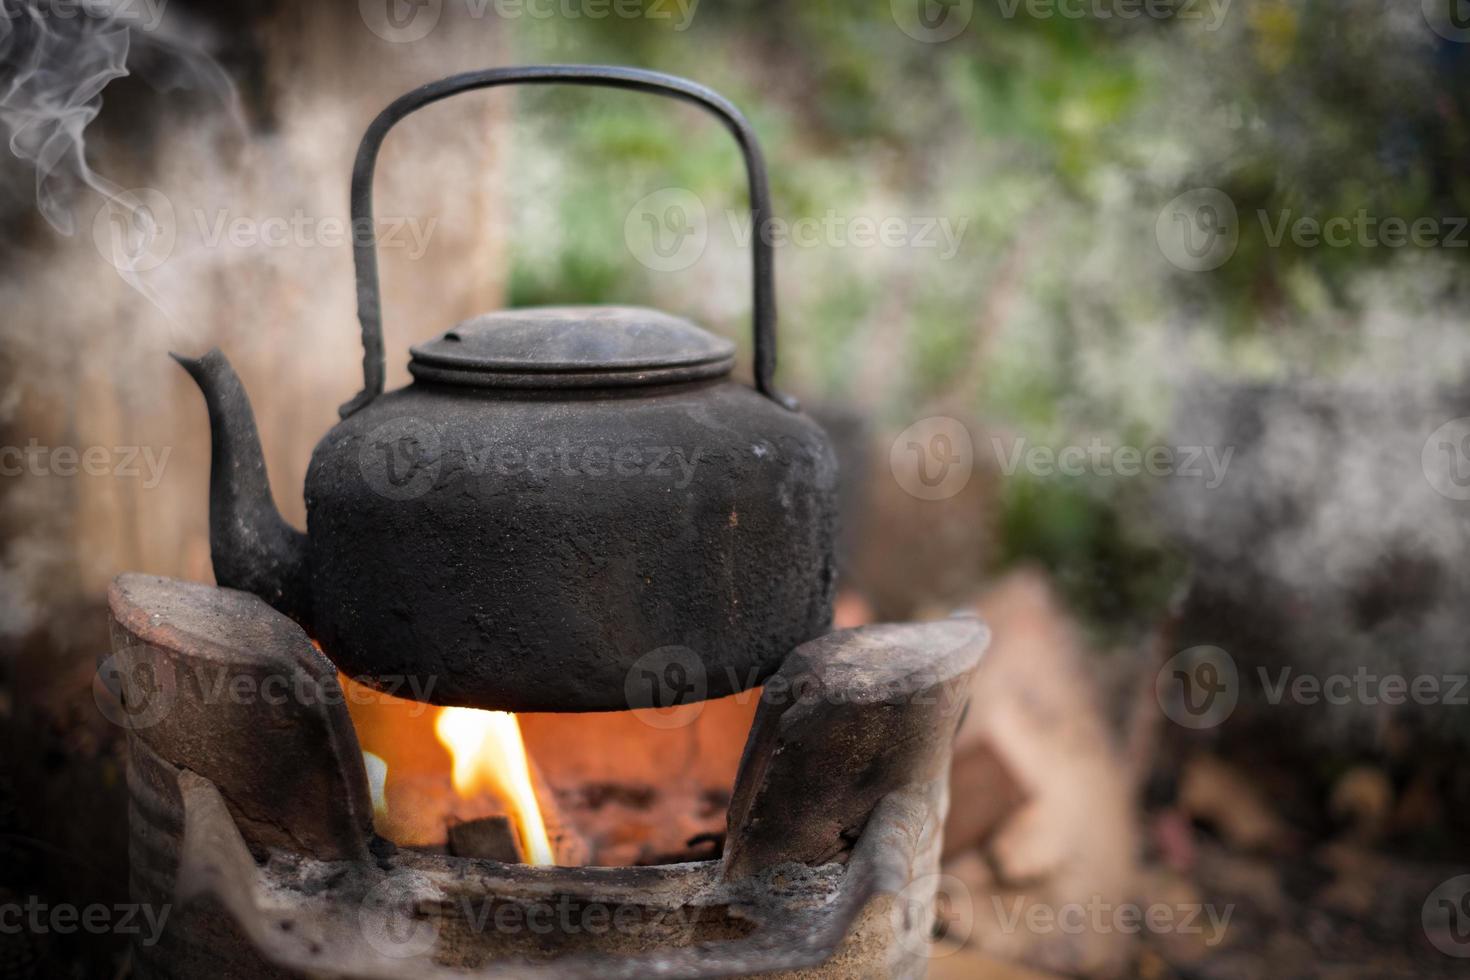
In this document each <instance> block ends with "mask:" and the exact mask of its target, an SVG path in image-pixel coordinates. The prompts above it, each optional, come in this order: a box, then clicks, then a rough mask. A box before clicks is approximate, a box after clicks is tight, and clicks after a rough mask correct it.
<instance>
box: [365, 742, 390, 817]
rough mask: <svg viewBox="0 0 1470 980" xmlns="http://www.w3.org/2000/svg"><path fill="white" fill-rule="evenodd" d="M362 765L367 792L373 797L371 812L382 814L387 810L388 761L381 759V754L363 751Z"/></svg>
mask: <svg viewBox="0 0 1470 980" xmlns="http://www.w3.org/2000/svg"><path fill="white" fill-rule="evenodd" d="M362 766H363V768H364V769H365V770H367V780H368V793H370V794H371V795H372V798H373V813H374V814H376V815H378V816H382V815H383V814H386V813H387V812H388V798H387V796H386V791H387V788H388V763H386V762H384V761H383V758H382V756H378V755H374V754H373V753H371V752H364V753H363V754H362Z"/></svg>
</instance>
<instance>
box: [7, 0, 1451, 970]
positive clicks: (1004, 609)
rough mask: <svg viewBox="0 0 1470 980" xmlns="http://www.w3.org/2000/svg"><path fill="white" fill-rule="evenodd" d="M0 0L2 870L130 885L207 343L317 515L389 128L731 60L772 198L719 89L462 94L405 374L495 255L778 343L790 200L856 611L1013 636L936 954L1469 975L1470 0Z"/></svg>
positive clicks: (400, 365)
mask: <svg viewBox="0 0 1470 980" xmlns="http://www.w3.org/2000/svg"><path fill="white" fill-rule="evenodd" d="M0 3H3V8H4V13H5V17H4V19H3V20H0V72H3V75H0V127H3V129H4V131H5V137H6V140H7V142H8V150H5V151H0V255H3V262H0V310H3V315H0V338H3V341H0V376H3V386H0V444H3V446H4V447H5V449H4V455H3V456H0V471H3V478H0V527H3V529H4V541H3V545H0V643H3V644H4V648H5V656H3V657H0V672H3V678H4V681H5V686H4V691H3V692H0V717H3V718H4V719H5V721H6V727H7V729H8V730H9V732H10V733H11V737H12V749H13V750H12V751H10V752H8V753H6V758H4V759H3V760H0V771H3V772H4V775H5V777H6V778H5V779H4V780H3V786H0V788H3V796H0V832H3V836H0V840H3V841H5V842H7V843H5V845H4V847H5V848H6V849H8V850H9V851H11V852H12V853H10V854H6V855H4V856H3V857H0V864H3V865H7V866H8V867H9V868H10V869H11V870H10V874H11V876H12V878H13V879H14V880H13V881H9V882H7V881H0V885H4V886H5V887H6V888H7V889H8V890H10V891H12V892H15V893H18V894H30V893H32V892H34V891H36V890H37V889H49V890H52V891H54V892H56V893H57V894H79V893H86V894H94V893H95V894H103V895H107V894H114V895H116V894H121V895H125V893H126V884H125V882H126V875H125V872H123V871H122V870H121V869H122V868H123V867H124V866H125V865H124V862H125V851H124V849H123V841H124V828H123V813H124V812H125V809H126V806H125V803H124V802H123V801H124V798H125V793H124V790H123V786H122V778H123V777H122V769H121V756H120V754H119V748H118V747H119V745H120V741H121V739H120V735H121V732H120V730H118V729H116V728H114V727H113V726H111V725H110V724H109V723H108V722H107V721H106V719H105V718H103V717H102V716H101V715H100V714H99V713H98V712H97V710H96V707H95V705H94V704H93V702H92V698H91V695H90V693H89V692H90V687H89V685H90V684H91V676H92V671H93V669H94V667H95V663H96V659H97V657H98V655H99V652H100V651H104V650H105V648H106V642H107V641H106V628H105V627H106V621H105V590H106V587H107V583H108V582H109V581H110V579H111V578H112V577H113V576H114V575H116V574H118V573H119V572H122V571H124V570H139V571H145V572H151V573H156V574H162V575H170V576H175V577H180V578H187V579H194V580H201V581H211V580H212V573H211V570H210V566H209V554H208V541H207V506H206V502H207V473H208V469H209V450H208V443H207V427H206V424H205V417H204V411H203V406H202V404H201V403H200V399H199V397H198V395H197V394H196V392H195V390H194V389H193V387H192V384H191V383H190V382H189V381H188V380H187V378H186V377H185V375H184V374H183V372H181V371H179V370H178V368H177V366H176V365H174V364H173V362H171V361H170V360H169V359H168V358H167V357H166V356H165V355H166V353H167V352H168V351H170V350H181V351H185V352H189V353H199V352H202V351H203V350H206V349H208V348H209V347H210V346H214V345H218V346H220V347H221V348H223V349H225V350H226V351H228V353H229V355H230V357H231V359H232V360H233V362H234V363H235V364H236V366H237V368H238V369H239V371H240V373H241V375H242V377H243V379H244V381H245V384H246V387H247V389H249V390H250V392H251V393H252V395H253V400H254V405H255V410H256V413H257V415H258V417H259V420H260V423H261V427H262V430H263V438H264V442H265V447H266V451H267V458H268V464H269V468H270V471H271V476H272V479H273V485H274V487H275V490H276V495H277V500H278V502H279V505H280V507H281V509H282V512H283V513H284V514H285V515H286V516H287V517H288V518H289V519H291V520H293V521H294V522H295V523H297V524H298V525H300V524H302V523H303V522H304V513H303V507H302V503H301V499H300V492H299V489H298V488H299V487H300V486H301V485H302V481H303V479H304V475H305V469H306V465H307V462H308V460H309V458H310V453H311V449H312V447H313V445H314V444H315V441H316V440H317V439H318V438H319V437H320V436H321V434H323V433H325V432H326V431H327V429H328V428H330V426H331V425H332V423H333V422H334V421H335V418H336V413H335V409H336V406H337V405H338V404H340V403H341V402H343V401H345V400H347V399H348V398H349V397H350V396H351V395H352V394H353V393H354V392H356V390H357V389H358V387H359V376H360V358H361V354H360V348H359V346H358V334H357V325H356V319H355V311H354V305H353V302H354V293H353V278H352V264H351V254H350V247H349V239H348V237H347V229H346V227H345V226H346V224H347V222H348V219H349V214H348V211H347V181H348V175H349V173H350V169H351V163H352V158H353V154H354V152H355V149H356V143H357V140H358V139H359V138H360V136H361V133H362V130H363V128H364V127H365V126H366V124H367V123H368V122H369V121H370V120H371V118H372V117H373V116H374V115H375V114H376V113H377V112H378V110H379V109H381V108H382V107H383V106H384V105H385V104H386V103H387V102H388V101H390V100H391V99H392V98H393V97H395V96H396V95H398V94H400V93H401V92H403V91H406V90H407V89H409V88H411V87H413V86H415V85H417V84H421V83H423V82H426V81H430V80H433V79H435V78H438V77H440V76H443V75H446V74H449V73H451V72H454V71H459V70H467V69H471V68H480V67H487V66H492V65H504V64H518V63H534V62H604V63H619V64H631V65H638V66H644V67H649V68H655V69H658V70H662V71H667V72H671V73H674V74H680V75H685V76H688V77H690V78H693V79H695V80H697V81H700V82H702V83H705V84H707V85H709V86H711V87H713V88H715V89H716V90H718V91H720V92H722V93H723V94H725V95H727V96H728V97H729V98H730V99H731V100H732V101H733V102H735V103H736V104H737V105H739V106H740V107H741V108H742V109H743V110H744V111H745V112H746V114H747V115H748V116H749V117H750V119H751V120H752V122H753V124H754V126H755V129H756V130H757V132H758V133H759V135H760V138H761V140H762V143H763V146H764V149H765V151H766V156H767V161H768V165H769V168H770V173H771V180H772V188H773V195H774V200H775V211H776V216H777V219H778V220H777V221H776V222H773V223H772V225H771V227H769V228H767V229H752V228H751V224H750V221H749V218H748V215H747V213H746V212H745V210H744V209H745V207H746V200H745V197H744V175H743V173H742V171H741V169H740V162H739V157H738V154H737V152H736V150H735V148H734V146H733V144H732V143H731V142H730V140H729V137H728V135H727V134H726V133H725V132H724V131H723V130H722V129H721V128H720V127H719V126H718V125H717V124H715V123H713V122H711V121H710V120H708V119H706V118H705V117H704V116H703V115H702V114H701V113H700V112H698V111H697V110H695V109H693V108H690V107H686V106H682V105H678V104H674V103H669V102H667V101H666V100H655V99H649V98H646V97H643V96H640V95H635V94H631V93H622V92H607V91H598V90H582V89H524V90H519V91H511V92H504V91H503V92H497V93H492V94H481V95H476V96H473V97H466V98H461V99H458V100H452V101H450V102H447V103H443V104H441V105H438V106H435V107H433V108H432V109H430V110H427V111H425V112H423V113H420V114H419V115H417V116H415V117H414V118H413V119H411V120H410V121H408V122H407V123H405V124H404V125H403V126H402V127H400V130H399V131H398V132H397V133H395V135H394V136H393V137H392V138H391V139H390V140H389V141H388V143H387V145H386V147H385V151H384V157H383V163H382V165H381V167H380V170H379V179H378V185H377V195H376V201H377V211H378V217H379V226H378V235H379V236H380V238H379V241H380V250H381V262H382V267H383V282H384V299H385V307H384V308H385V321H386V326H387V338H388V348H389V361H388V363H389V372H390V374H389V382H390V385H393V384H399V383H403V382H405V381H406V380H407V373H406V370H405V366H406V363H407V356H406V348H407V347H408V346H409V345H410V344H411V343H416V342H419V341H422V340H425V339H427V338H429V337H431V336H432V335H434V334H437V333H439V332H442V331H443V330H445V329H447V328H448V327H449V326H452V325H453V324H454V323H455V322H457V321H458V320H460V319H463V318H465V317H467V316H470V315H473V314H475V313H477V312H482V311H485V310H490V309H494V308H498V307H502V306H523V305H532V304H545V303H634V304H642V305H649V306H655V307H658V308H661V309H665V310H668V311H671V312H674V313H677V314H680V315H684V316H688V317H690V318H691V319H694V320H696V321H698V322H700V323H702V324H704V325H706V326H708V327H709V328H710V329H712V330H714V331H716V332H718V333H721V334H722V335H725V336H729V337H731V338H734V339H736V340H737V341H738V342H739V343H740V344H741V345H742V351H743V352H745V354H747V355H748V352H749V337H748V336H747V333H748V324H749V290H750V279H749V268H748V247H749V242H750V236H751V235H752V234H755V233H764V234H769V235H770V236H772V239H773V241H774V242H775V244H776V246H777V247H776V262H777V286H778V295H779V301H780V309H781V331H780V381H781V384H782V386H783V387H784V388H786V389H788V390H791V391H793V392H795V393H797V394H798V395H800V396H801V398H802V399H803V401H804V403H805V404H806V405H807V407H808V408H809V410H810V411H812V413H813V414H814V415H816V416H817V417H818V418H819V419H821V420H822V421H823V422H824V424H826V425H827V426H828V428H829V430H830V431H831V432H832V434H833V436H834V439H835V440H836V442H837V443H838V446H839V454H840V456H841V462H842V465H843V468H844V493H845V513H844V524H845V531H844V535H845V536H844V542H843V556H844V571H843V576H844V577H843V597H842V602H841V608H840V618H841V621H842V622H844V623H848V624H852V623H859V622H864V621H884V620H899V619H916V618H931V617H935V616H942V615H947V614H948V613H950V612H951V611H953V610H955V609H960V608H976V609H979V610H981V611H982V612H983V613H984V614H985V615H986V616H987V617H988V618H989V619H990V621H991V625H992V627H993V628H994V630H995V633H996V637H997V640H996V645H995V649H994V650H993V651H992V654H991V655H990V656H991V664H990V665H989V673H988V674H987V675H986V679H985V681H984V682H983V683H982V685H981V689H980V690H978V691H977V693H976V707H975V709H974V710H973V711H972V719H971V721H970V723H968V724H967V729H966V732H965V733H964V734H963V735H962V742H963V745H962V752H961V754H960V763H959V764H958V765H957V769H956V774H955V788H954V804H953V809H954V815H953V817H952V825H953V826H952V828H951V835H950V841H949V844H948V845H947V851H948V852H949V857H950V873H949V875H948V877H947V878H946V880H945V883H944V885H943V886H942V892H943V899H944V902H945V908H946V909H947V910H948V913H947V914H946V916H945V923H944V929H943V935H942V936H941V937H940V939H939V943H938V945H937V946H936V953H937V954H938V955H936V959H935V963H934V968H933V970H934V974H935V975H936V976H956V977H959V976H1031V975H1040V976H1048V975H1063V976H1147V977H1173V976H1178V977H1222V978H1223V977H1253V976H1262V975H1280V976H1332V977H1359V976H1362V977H1370V976H1371V977H1385V976H1405V977H1408V976H1453V975H1462V974H1460V973H1458V972H1457V970H1459V971H1463V970H1464V969H1465V963H1466V960H1465V958H1466V957H1470V877H1467V876H1466V875H1467V873H1470V818H1467V816H1466V814H1467V812H1470V810H1467V807H1470V768H1467V767H1466V766H1465V765H1464V764H1463V758H1464V753H1465V750H1466V748H1467V747H1470V685H1467V683H1466V679H1467V674H1470V666H1467V664H1470V657H1467V649H1466V644H1467V637H1470V612H1466V611H1465V610H1466V606H1465V603H1464V602H1463V600H1462V596H1463V594H1464V590H1465V588H1466V587H1467V586H1470V561H1467V558H1466V548H1465V545H1466V540H1467V529H1470V524H1467V516H1470V511H1467V510H1466V507H1467V504H1466V501H1467V500H1470V388H1467V379H1466V376H1465V375H1466V367H1467V364H1470V357H1467V355H1470V332H1467V330H1466V328H1465V320H1466V314H1467V310H1470V285H1467V275H1466V272H1467V270H1470V217H1467V216H1470V5H1467V4H1466V3H1464V2H1463V0H1425V2H1423V3H1422V4H1421V3H1418V2H1408V0H1403V2H1387V0H1384V2H1370V0H1156V2H1144V0H891V2H888V0H877V2H872V3H864V4H856V3H839V2H837V0H806V2H802V3H799V4H798V3H780V2H776V0H623V2H619V3H613V2H611V0H609V2H607V3H599V2H598V0H523V2H521V0H516V2H511V0H500V2H497V0H484V2H472V0H408V2H400V0H372V2H369V0H362V2H361V3H354V2H315V3H311V4H290V3H284V2H268V0H254V2H241V3H231V4H218V5H216V4H210V3H206V2H203V0H126V2H124V0H114V2H107V3H104V2H100V0H99V2H96V3H62V2H57V0H52V2H36V0H0ZM68 450H70V452H68ZM104 800H106V801H107V802H106V803H105V804H104V802H103V801H104ZM114 804H115V805H114ZM83 811H92V812H94V813H95V815H96V817H97V818H100V819H97V818H94V819H84V818H83ZM57 855H65V856H62V857H58V856H57ZM78 855H81V856H82V857H78ZM1015 901H1019V902H1020V903H1021V904H1019V905H1013V904H1012V903H1013V902H1015ZM1030 904H1039V905H1041V906H1043V907H1045V908H1050V909H1052V910H1053V911H1054V912H1055V911H1057V910H1061V909H1066V908H1070V907H1071V906H1073V905H1076V906H1078V907H1080V908H1082V909H1083V910H1084V911H1085V912H1086V914H1085V915H1084V916H1083V919H1084V920H1085V923H1086V924H1085V926H1084V927H1083V928H1080V929H1076V930H1073V929H1064V928H1061V927H1054V928H1050V929H1046V928H1040V927H1036V926H1034V925H1033V926H1032V927H1027V926H1026V925H1025V924H1024V923H1023V924H1021V925H1017V919H1016V917H1015V916H1014V915H1013V914H1012V910H1014V909H1022V908H1025V907H1027V906H1028V905H1030ZM1155 906H1158V907H1162V908H1165V909H1169V910H1171V912H1172V918H1171V920H1170V921H1171V924H1170V925H1167V926H1160V925H1157V924H1155V925H1150V926H1146V927H1143V928H1133V929H1128V928H1125V927H1121V926H1120V925H1119V923H1118V919H1117V916H1116V914H1115V913H1116V912H1117V910H1118V909H1119V908H1128V907H1137V908H1141V909H1149V908H1152V907H1155ZM1099 908H1101V909H1105V910H1106V911H1102V912H1096V909H1099ZM1186 916H1192V917H1191V918H1190V920H1189V922H1190V925H1191V926H1192V928H1186V927H1185V925H1184V924H1183V923H1182V920H1183V919H1184V918H1185V917H1186ZM115 940H116V937H90V938H87V939H82V938H79V939H78V940H77V942H76V944H75V946H76V949H75V950H72V949H71V947H68V949H67V950H66V951H65V952H66V956H67V957H70V959H67V960H65V961H66V962H67V963H68V964H69V966H68V967H67V968H68V969H69V970H71V971H72V972H73V974H74V975H78V976H80V975H91V972H95V971H96V970H97V969H99V968H100V967H99V966H98V964H103V965H104V966H108V967H110V968H113V969H116V964H117V962H119V961H118V958H117V957H118V955H119V954H118V947H117V943H116V941H115ZM50 953H52V954H56V955H60V952H59V951H58V950H55V949H53V950H50ZM7 955H13V956H14V957H15V958H16V960H15V961H16V962H22V960H23V959H24V957H25V956H29V955H30V954H29V953H26V952H24V951H22V952H18V953H14V954H7ZM56 962H62V960H57V961H56ZM4 969H5V967H4V966H3V965H0V971H3V970H4ZM124 969H125V967H124ZM89 971H90V972H89ZM17 975H27V974H17Z"/></svg>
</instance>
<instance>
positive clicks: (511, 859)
mask: <svg viewBox="0 0 1470 980" xmlns="http://www.w3.org/2000/svg"><path fill="white" fill-rule="evenodd" d="M449 853H450V854H453V855H454V856H455V857H464V858H488V859H489V860H491V861H499V862H501V863H502V864H525V863H526V857H525V855H524V854H523V853H522V852H521V844H520V841H518V840H517V839H516V830H515V827H514V826H513V825H512V824H511V822H510V818H509V817H482V818H481V819H479V820H466V821H465V822H464V823H457V824H454V825H453V826H451V827H450V828H449Z"/></svg>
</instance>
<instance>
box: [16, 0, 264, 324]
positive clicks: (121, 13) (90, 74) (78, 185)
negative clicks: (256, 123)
mask: <svg viewBox="0 0 1470 980" xmlns="http://www.w3.org/2000/svg"><path fill="white" fill-rule="evenodd" d="M165 2H166V0H0V127H3V129H4V132H5V135H6V138H7V143H8V145H9V148H10V151H11V153H13V154H14V155H15V157H16V158H17V159H19V160H22V161H24V162H25V163H27V164H29V166H30V167H31V168H32V170H33V173H34V177H35V200H36V207H37V209H38V210H39V211H40V213H41V215H42V216H43V217H44V218H45V219H46V221H47V223H48V224H50V226H51V227H52V228H53V229H55V230H56V231H57V232H59V233H61V234H63V235H67V236H71V235H73V234H75V233H76V230H77V223H76V218H75V214H74V208H75V206H76V204H77V198H78V195H79V193H80V192H81V191H82V189H83V188H89V189H90V190H92V191H94V192H95V193H97V194H99V195H101V197H102V198H103V199H104V200H105V201H106V202H107V209H108V217H109V219H110V220H112V221H113V222H115V229H116V230H115V231H114V233H113V234H111V235H110V236H104V238H103V241H104V242H106V248H107V250H108V251H109V252H110V253H111V254H110V256H109V258H110V261H111V264H112V266H113V267H114V268H115V269H116V270H117V272H118V274H119V275H120V276H121V277H122V278H123V280H124V281H125V282H127V283H128V285H130V286H132V287H133V288H134V289H136V290H137V291H138V292H140V293H142V294H143V295H144V296H146V297H147V298H148V299H149V301H150V302H152V303H153V304H154V305H155V306H157V307H158V308H159V309H163V306H162V304H161V303H160V301H159V299H158V297H157V296H156V295H155V294H154V292H153V291H152V290H150V289H149V288H148V286H147V285H146V283H145V282H144V281H143V278H142V275H141V273H142V272H144V271H146V268H147V262H148V256H149V255H150V254H151V253H152V251H153V250H154V249H155V247H156V246H157V244H158V242H159V239H160V237H161V236H162V235H163V234H165V232H166V229H164V228H162V227H161V226H160V223H159V221H158V220H157V218H156V216H155V215H154V214H153V212H152V210H151V209H150V208H149V207H148V206H147V202H146V201H143V200H140V199H138V198H137V197H136V196H135V195H132V194H129V193H128V192H127V191H126V190H125V189H124V188H122V187H120V186H119V185H117V184H116V183H114V182H113V181H111V180H109V179H107V178H106V177H104V176H103V175H102V174H100V173H98V172H97V171H96V170H94V169H93V168H92V166H91V165H90V164H89V163H88V160H87V128H88V126H90V125H91V123H92V122H93V120H95V119H96V118H97V115H98V113H99V112H101V110H102V103H103V93H104V91H105V90H106V88H107V87H108V85H110V84H111V83H112V82H114V81H116V80H117V79H119V78H123V77H126V76H127V75H129V74H131V70H130V68H129V55H130V53H138V52H145V51H146V52H147V53H148V54H150V55H153V57H151V58H150V59H149V61H150V64H152V65H153V66H154V68H155V71H156V76H157V77H156V78H155V79H154V84H155V85H156V86H158V87H161V88H168V89H179V88H202V89H206V90H208V91H210V92H211V93H213V94H214V95H216V96H217V97H218V98H220V99H221V101H222V102H223V103H224V104H225V105H226V106H228V107H229V108H230V110H231V112H232V115H233V116H234V118H236V119H237V120H238V119H239V110H238V101H237V99H236V97H235V92H234V88H233V86H232V85H231V83H230V80H229V77H228V76H227V75H226V74H225V73H224V71H223V70H221V69H220V67H219V65H218V64H216V63H215V61H214V60H213V59H212V58H211V57H210V56H209V55H208V54H207V53H206V52H205V51H204V50H203V49H202V48H201V47H199V45H198V43H197V42H196V41H194V40H192V39H191V38H192V37H193V36H195V35H191V34H186V33H185V32H184V31H182V30H181V29H180V28H179V27H178V25H177V22H176V20H166V19H165V17H164V10H165V8H164V4H165ZM99 247H102V246H101V245H100V244H99Z"/></svg>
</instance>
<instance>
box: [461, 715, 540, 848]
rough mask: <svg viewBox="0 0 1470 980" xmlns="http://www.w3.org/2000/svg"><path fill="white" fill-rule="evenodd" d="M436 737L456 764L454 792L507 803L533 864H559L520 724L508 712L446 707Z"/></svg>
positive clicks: (463, 795) (523, 845)
mask: <svg viewBox="0 0 1470 980" xmlns="http://www.w3.org/2000/svg"><path fill="white" fill-rule="evenodd" d="M434 733H435V734H436V735H438V736H439V741H440V742H442V743H443V745H444V747H445V748H446V749H448V750H449V755H450V758H451V759H453V760H454V770H453V773H452V778H453V781H454V789H455V791H456V792H457V793H459V795H460V796H462V797H470V796H474V795H475V794H477V793H480V792H484V791H489V792H491V793H494V794H496V795H497V796H499V797H500V798H501V799H503V800H504V801H505V803H506V805H507V806H509V808H510V817H511V820H512V822H513V823H514V824H515V826H516V830H517V832H518V833H519V835H520V839H521V848H522V849H523V850H524V851H525V853H526V860H527V862H528V863H530V864H540V865H549V864H555V863H556V861H555V858H554V857H553V856H552V853H551V838H550V837H549V836H548V835H547V833H546V821H545V819H544V818H543V817H542V816H541V806H540V804H539V803H538V802H537V801H536V790H535V787H534V786H533V785H532V783H531V764H530V761H529V759H528V758H527V756H526V746H525V743H524V742H523V741H522V739H521V726H520V723H519V722H518V721H516V716H515V715H513V714H511V713H510V712H508V711H480V710H479V709H477V708H442V709H440V711H439V715H438V717H437V718H436V719H435V720H434Z"/></svg>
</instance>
